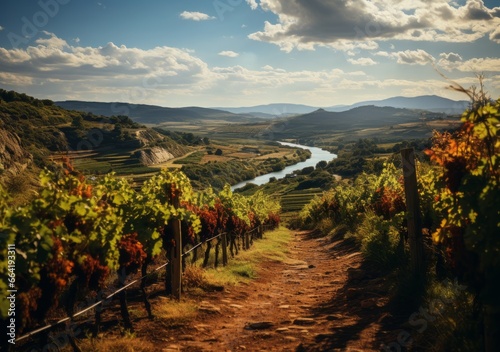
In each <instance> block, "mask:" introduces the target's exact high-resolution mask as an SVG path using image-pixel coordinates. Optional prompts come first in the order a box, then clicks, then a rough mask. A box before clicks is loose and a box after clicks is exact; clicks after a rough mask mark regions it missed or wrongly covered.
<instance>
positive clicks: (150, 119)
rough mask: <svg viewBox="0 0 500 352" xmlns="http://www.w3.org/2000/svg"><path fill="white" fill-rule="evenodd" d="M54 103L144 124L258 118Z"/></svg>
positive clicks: (187, 109)
mask: <svg viewBox="0 0 500 352" xmlns="http://www.w3.org/2000/svg"><path fill="white" fill-rule="evenodd" d="M55 104H56V105H58V106H60V107H62V108H64V109H67V110H78V111H85V112H90V113H92V114H96V115H102V116H108V117H109V116H112V115H125V116H129V117H130V118H131V119H132V120H133V121H135V122H138V123H144V124H162V123H166V122H194V121H206V120H209V121H226V122H251V121H255V120H258V119H257V118H256V117H255V116H252V115H249V114H242V115H239V114H234V113H231V112H228V111H222V110H217V109H208V108H201V107H183V108H167V107H162V106H156V105H145V104H128V103H101V102H87V101H75V100H69V101H58V102H56V103H55Z"/></svg>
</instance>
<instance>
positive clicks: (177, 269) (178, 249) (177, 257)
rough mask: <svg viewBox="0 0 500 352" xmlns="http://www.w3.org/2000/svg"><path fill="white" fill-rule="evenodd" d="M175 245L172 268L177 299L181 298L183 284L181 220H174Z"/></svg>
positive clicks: (174, 292) (174, 295)
mask: <svg viewBox="0 0 500 352" xmlns="http://www.w3.org/2000/svg"><path fill="white" fill-rule="evenodd" d="M172 225H173V226H172V227H173V231H174V241H175V247H174V248H173V249H172V251H173V255H172V256H171V258H172V263H171V269H172V296H173V297H174V298H176V299H181V285H182V236H181V221H180V220H173V223H172Z"/></svg>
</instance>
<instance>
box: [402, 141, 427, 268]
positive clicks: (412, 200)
mask: <svg viewBox="0 0 500 352" xmlns="http://www.w3.org/2000/svg"><path fill="white" fill-rule="evenodd" d="M401 158H402V163H403V177H404V189H405V197H406V220H407V226H408V242H409V245H410V262H411V268H412V271H413V274H414V275H415V277H421V276H422V274H423V273H424V244H423V237H422V226H421V219H420V205H419V199H418V188H417V168H416V165H415V151H414V149H413V148H405V149H401Z"/></svg>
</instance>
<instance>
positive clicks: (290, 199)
mask: <svg viewBox="0 0 500 352" xmlns="http://www.w3.org/2000/svg"><path fill="white" fill-rule="evenodd" d="M322 193H323V191H322V190H321V189H320V188H309V189H304V190H295V191H291V192H288V193H285V194H283V195H282V196H281V210H282V211H283V212H284V213H288V212H294V211H300V210H301V209H302V208H303V207H304V205H306V204H308V203H309V202H310V201H311V199H313V198H314V197H315V196H317V195H320V194H322Z"/></svg>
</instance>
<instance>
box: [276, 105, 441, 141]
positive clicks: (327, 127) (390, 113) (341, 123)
mask: <svg viewBox="0 0 500 352" xmlns="http://www.w3.org/2000/svg"><path fill="white" fill-rule="evenodd" d="M425 117H426V118H427V119H433V118H436V119H437V118H440V117H442V115H440V114H431V113H428V114H426V115H425ZM421 118H422V113H421V112H420V111H416V110H409V109H398V108H392V107H376V106H362V107H358V108H354V109H351V110H348V111H344V112H330V111H326V110H324V109H318V110H316V111H314V112H312V113H309V114H304V115H299V116H294V117H290V118H288V119H286V120H284V121H281V122H279V125H277V126H276V127H275V128H274V129H273V131H276V132H275V133H274V134H275V135H278V136H280V137H288V138H297V137H307V136H314V135H316V134H318V133H319V131H320V132H321V133H333V132H342V131H350V130H360V129H367V128H377V127H385V126H392V125H396V124H403V123H409V122H419V121H420V119H421Z"/></svg>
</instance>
